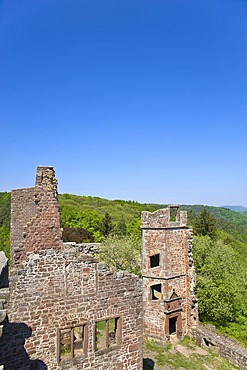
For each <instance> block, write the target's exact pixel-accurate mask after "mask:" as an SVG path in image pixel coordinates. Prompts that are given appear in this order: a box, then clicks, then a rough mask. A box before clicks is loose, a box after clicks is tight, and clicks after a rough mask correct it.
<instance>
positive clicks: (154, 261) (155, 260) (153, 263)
mask: <svg viewBox="0 0 247 370" xmlns="http://www.w3.org/2000/svg"><path fill="white" fill-rule="evenodd" d="M159 265H160V255H159V254H154V255H153V256H151V257H150V267H151V268H153V267H158V266H159Z"/></svg>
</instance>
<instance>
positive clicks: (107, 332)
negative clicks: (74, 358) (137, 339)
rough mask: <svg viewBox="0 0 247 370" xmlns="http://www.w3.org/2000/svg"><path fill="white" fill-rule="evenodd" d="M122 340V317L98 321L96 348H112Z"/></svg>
mask: <svg viewBox="0 0 247 370" xmlns="http://www.w3.org/2000/svg"><path fill="white" fill-rule="evenodd" d="M120 342H121V325H120V317H114V318H110V319H106V320H101V321H97V322H96V324H95V350H96V351H99V350H102V349H106V348H110V347H112V346H114V345H117V344H120Z"/></svg>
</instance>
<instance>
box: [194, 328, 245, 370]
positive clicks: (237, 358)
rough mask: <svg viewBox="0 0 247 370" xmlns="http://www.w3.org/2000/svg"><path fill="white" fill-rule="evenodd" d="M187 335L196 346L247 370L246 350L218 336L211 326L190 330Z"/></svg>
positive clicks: (232, 341) (234, 342)
mask: <svg viewBox="0 0 247 370" xmlns="http://www.w3.org/2000/svg"><path fill="white" fill-rule="evenodd" d="M189 334H190V335H191V336H192V337H193V338H194V339H195V340H196V342H197V344H198V345H201V346H204V347H207V348H210V349H211V350H212V351H214V352H215V353H217V354H219V355H220V356H221V357H223V358H225V359H226V360H228V361H230V362H231V363H232V364H234V365H237V366H239V367H240V369H243V370H247V349H246V348H243V347H241V346H240V345H239V344H238V343H237V342H236V341H234V340H231V339H229V338H227V337H225V336H223V335H220V334H219V333H218V332H217V331H216V329H215V327H213V326H212V325H207V326H204V325H199V326H198V327H197V328H191V329H190V330H189Z"/></svg>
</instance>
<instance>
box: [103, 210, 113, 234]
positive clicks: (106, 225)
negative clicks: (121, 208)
mask: <svg viewBox="0 0 247 370" xmlns="http://www.w3.org/2000/svg"><path fill="white" fill-rule="evenodd" d="M112 230H113V223H112V218H111V216H110V215H109V213H108V212H106V213H105V215H104V217H103V219H102V221H101V224H100V231H101V234H102V235H103V236H104V237H107V236H108V235H109V234H110V233H111V232H112Z"/></svg>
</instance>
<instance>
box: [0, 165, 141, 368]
mask: <svg viewBox="0 0 247 370" xmlns="http://www.w3.org/2000/svg"><path fill="white" fill-rule="evenodd" d="M11 215H12V220H11V249H12V250H11V256H12V261H13V263H12V265H11V270H10V284H9V288H10V301H9V309H8V319H7V321H6V322H5V325H4V330H3V335H2V337H1V338H0V364H4V366H5V368H4V369H5V370H15V369H18V370H33V369H40V370H45V369H49V370H55V369H56V370H59V369H73V370H77V369H78V370H79V369H102V370H103V369H111V370H119V369H124V370H140V369H142V330H143V326H142V317H143V312H142V285H141V281H140V279H138V277H136V276H134V275H130V274H129V273H127V272H118V273H113V272H110V271H108V270H107V269H106V268H105V266H104V264H102V263H98V261H97V259H95V258H93V257H90V256H88V255H85V254H83V249H82V248H81V246H77V245H74V244H73V245H70V244H63V242H62V240H61V229H60V223H59V209H58V202H57V193H56V180H55V177H54V170H53V168H52V167H38V171H37V177H36V185H35V188H31V189H24V190H15V191H14V192H13V194H12V210H11ZM99 321H100V323H99V324H98V323H97V322H99ZM100 325H101V326H102V325H103V329H102V328H101V329H100ZM68 333H70V334H68ZM78 333H79V334H78ZM102 333H103V334H102ZM80 341H81V342H80ZM78 343H79V347H78Z"/></svg>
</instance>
